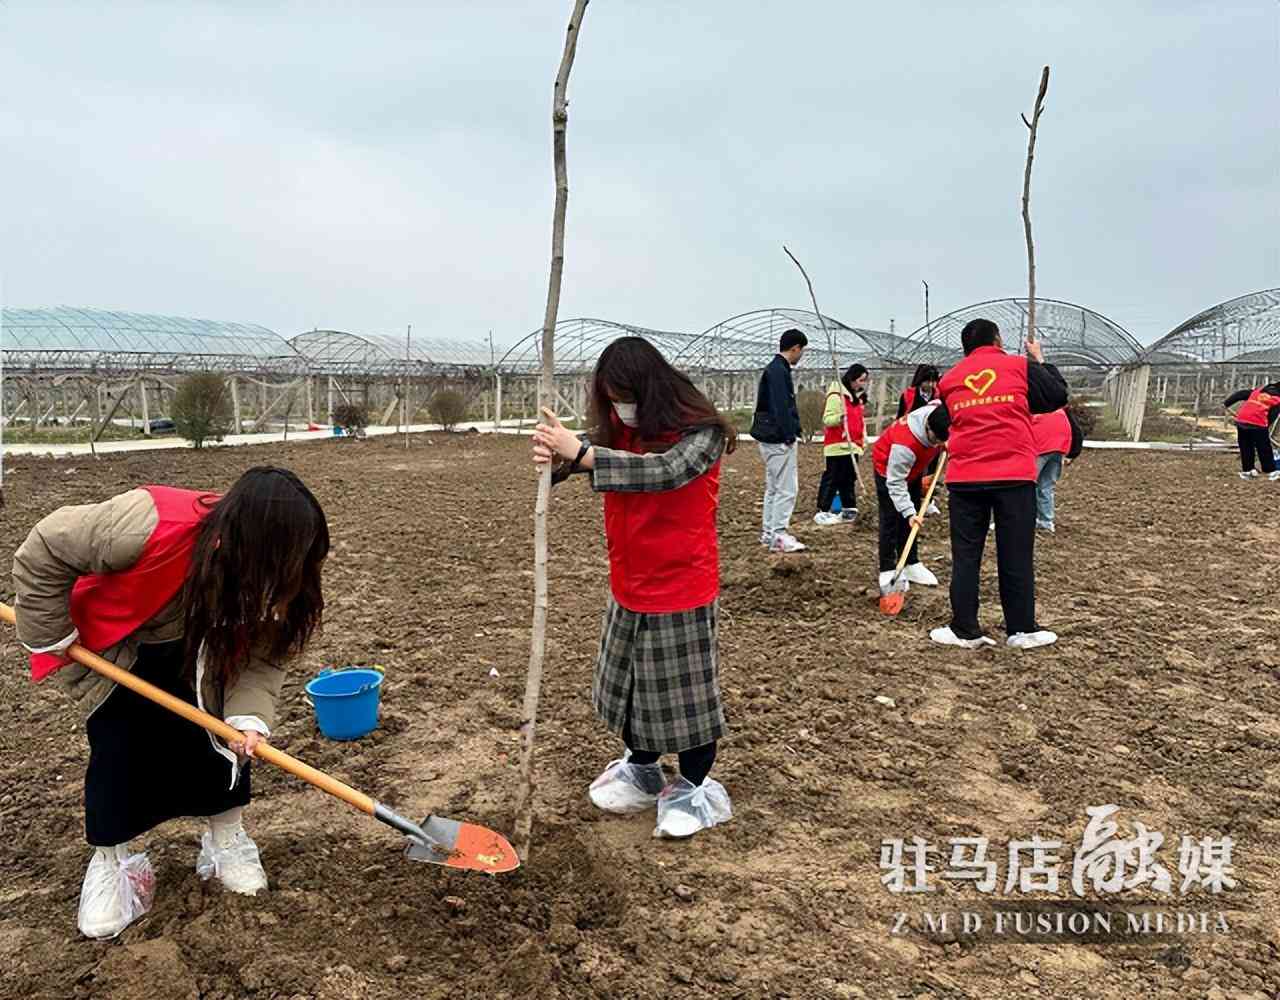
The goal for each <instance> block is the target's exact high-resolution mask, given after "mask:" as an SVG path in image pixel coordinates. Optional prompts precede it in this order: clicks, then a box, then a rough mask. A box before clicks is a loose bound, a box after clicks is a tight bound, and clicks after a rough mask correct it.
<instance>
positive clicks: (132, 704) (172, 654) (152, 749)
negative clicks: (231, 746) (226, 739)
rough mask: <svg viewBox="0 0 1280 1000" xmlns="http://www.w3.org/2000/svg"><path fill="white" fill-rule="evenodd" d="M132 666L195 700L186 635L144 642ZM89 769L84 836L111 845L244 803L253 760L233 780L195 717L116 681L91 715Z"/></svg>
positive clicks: (165, 687)
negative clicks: (187, 663) (185, 648)
mask: <svg viewBox="0 0 1280 1000" xmlns="http://www.w3.org/2000/svg"><path fill="white" fill-rule="evenodd" d="M133 673H134V675H135V676H137V677H141V678H142V679H143V680H144V681H150V682H151V683H152V684H154V685H156V687H158V688H160V689H161V690H162V691H167V692H168V693H169V694H171V695H174V696H176V697H178V698H181V699H182V700H183V701H185V702H187V703H188V704H191V705H194V704H195V703H196V693H195V691H194V690H193V689H192V687H191V685H190V684H188V683H187V682H186V679H185V678H184V677H183V643H182V640H180V639H179V640H177V641H175V642H166V643H158V644H155V645H150V644H144V645H142V646H140V647H139V649H138V662H137V663H136V664H135V665H134V668H133ZM85 730H86V734H87V735H88V737H89V766H88V768H87V769H86V771H85V777H84V827H85V838H86V839H87V840H88V841H89V843H90V844H91V845H92V846H94V847H112V846H114V845H116V844H123V843H124V842H125V841H127V840H133V838H135V837H138V836H141V835H142V834H144V833H146V832H147V831H148V830H150V829H152V828H153V827H156V826H159V825H160V824H161V823H164V822H166V821H168V820H171V819H175V818H177V817H179V816H216V815H218V813H222V812H226V811H227V810H228V809H232V808H234V807H236V806H243V805H247V804H248V802H249V796H250V791H251V786H250V780H249V766H248V764H246V765H245V766H244V768H243V769H242V770H241V771H240V780H239V781H238V782H237V783H236V786H235V787H234V788H231V787H229V786H230V779H231V764H230V762H229V761H227V760H226V759H224V758H223V757H222V756H220V755H219V754H218V753H217V751H215V750H214V749H213V744H212V743H210V741H209V735H208V734H207V733H206V732H205V731H204V730H203V729H201V728H200V727H199V726H197V725H196V724H195V723H193V722H188V721H187V720H186V719H184V718H182V716H180V715H175V714H174V713H173V712H171V711H169V710H168V709H167V708H161V707H160V706H159V705H157V704H156V703H155V702H153V701H149V700H148V699H146V698H144V697H142V695H140V694H135V693H134V692H132V691H130V690H129V689H128V688H126V687H119V686H117V687H116V688H115V689H114V690H112V692H111V694H110V695H109V696H108V697H107V700H106V701H105V702H103V703H102V705H100V706H99V707H98V709H97V710H96V711H95V712H94V713H93V714H92V715H91V716H89V723H88V725H87V726H86V727H85Z"/></svg>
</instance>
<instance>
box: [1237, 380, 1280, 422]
mask: <svg viewBox="0 0 1280 1000" xmlns="http://www.w3.org/2000/svg"><path fill="white" fill-rule="evenodd" d="M1273 406H1280V396H1272V395H1271V394H1270V393H1268V392H1265V391H1264V390H1262V389H1254V390H1253V392H1251V393H1249V398H1248V399H1246V400H1245V401H1244V402H1243V403H1241V404H1240V409H1238V410H1236V423H1238V424H1244V425H1245V426H1246V427H1266V426H1267V415H1268V414H1269V413H1270V412H1271V407H1273Z"/></svg>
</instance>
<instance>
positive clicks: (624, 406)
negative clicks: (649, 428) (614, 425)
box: [613, 403, 640, 427]
mask: <svg viewBox="0 0 1280 1000" xmlns="http://www.w3.org/2000/svg"><path fill="white" fill-rule="evenodd" d="M613 412H614V413H616V414H617V415H618V419H619V420H621V421H622V422H623V423H624V424H626V425H627V426H628V427H635V426H637V425H638V424H639V423H640V420H639V418H638V417H637V416H636V404H635V403H614V404H613Z"/></svg>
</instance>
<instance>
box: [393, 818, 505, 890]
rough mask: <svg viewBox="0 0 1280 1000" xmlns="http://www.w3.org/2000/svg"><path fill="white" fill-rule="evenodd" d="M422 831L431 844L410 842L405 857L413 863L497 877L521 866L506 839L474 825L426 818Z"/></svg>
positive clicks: (493, 831) (492, 831)
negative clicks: (425, 863)
mask: <svg viewBox="0 0 1280 1000" xmlns="http://www.w3.org/2000/svg"><path fill="white" fill-rule="evenodd" d="M422 829H423V830H425V831H426V832H427V833H428V834H429V835H430V836H431V838H432V841H433V843H432V844H431V845H427V844H422V843H419V842H418V841H416V840H412V841H411V842H410V844H409V847H408V848H407V849H406V851H405V854H406V855H407V856H408V857H409V858H410V859H411V860H413V861H426V862H428V863H429V864H435V865H444V866H445V867H446V868H462V869H464V870H466V871H473V872H487V873H488V874H490V875H499V874H501V873H503V872H510V871H515V870H516V869H517V868H519V867H520V858H519V857H518V856H517V855H516V852H515V848H514V847H512V846H511V844H510V843H509V842H508V840H507V838H506V837H504V836H503V835H502V834H500V833H498V832H497V831H496V830H490V829H489V828H488V827H484V826H479V825H477V824H475V823H460V822H458V821H457V820H452V819H446V818H444V817H442V816H428V817H427V818H426V819H424V820H423V821H422Z"/></svg>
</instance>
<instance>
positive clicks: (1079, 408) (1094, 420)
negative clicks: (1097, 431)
mask: <svg viewBox="0 0 1280 1000" xmlns="http://www.w3.org/2000/svg"><path fill="white" fill-rule="evenodd" d="M1067 409H1069V410H1070V411H1071V416H1072V417H1074V418H1075V421H1076V423H1077V424H1079V425H1080V433H1081V434H1082V435H1084V436H1085V437H1088V436H1089V435H1090V434H1092V433H1093V429H1094V428H1095V427H1096V426H1097V425H1098V413H1097V411H1096V410H1095V409H1094V408H1093V407H1092V406H1090V405H1089V403H1088V401H1086V400H1085V399H1084V398H1082V397H1080V396H1073V397H1072V398H1071V401H1070V402H1069V403H1067Z"/></svg>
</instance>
